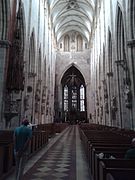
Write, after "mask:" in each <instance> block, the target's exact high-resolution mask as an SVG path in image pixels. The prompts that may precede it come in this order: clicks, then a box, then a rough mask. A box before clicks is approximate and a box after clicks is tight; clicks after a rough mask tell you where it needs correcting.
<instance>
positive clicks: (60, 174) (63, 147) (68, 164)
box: [7, 126, 90, 180]
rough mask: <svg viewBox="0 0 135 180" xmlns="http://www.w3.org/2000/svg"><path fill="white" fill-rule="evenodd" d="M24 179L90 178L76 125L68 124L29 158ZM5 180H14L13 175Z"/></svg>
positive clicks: (88, 179)
mask: <svg viewBox="0 0 135 180" xmlns="http://www.w3.org/2000/svg"><path fill="white" fill-rule="evenodd" d="M24 173H25V174H24V178H23V179H24V180H44V179H46V180H90V176H89V173H88V166H87V163H86V161H85V155H84V152H83V149H82V145H81V141H80V137H79V132H78V127H77V126H70V127H69V128H67V129H66V130H65V131H63V132H62V133H61V134H59V135H57V136H56V137H55V138H54V139H52V140H51V141H50V143H49V144H48V146H47V147H46V148H45V149H42V151H40V152H39V153H38V154H36V156H34V157H33V158H31V159H30V160H29V161H28V163H27V165H26V168H25V172H24ZM7 180H15V178H14V175H12V176H10V177H9V178H8V179H7Z"/></svg>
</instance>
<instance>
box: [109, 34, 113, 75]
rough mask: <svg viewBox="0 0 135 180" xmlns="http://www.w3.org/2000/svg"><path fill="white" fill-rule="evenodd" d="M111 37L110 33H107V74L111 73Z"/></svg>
mask: <svg viewBox="0 0 135 180" xmlns="http://www.w3.org/2000/svg"><path fill="white" fill-rule="evenodd" d="M112 66H113V64H112V37H111V32H110V31H109V33H108V72H109V73H110V72H112Z"/></svg>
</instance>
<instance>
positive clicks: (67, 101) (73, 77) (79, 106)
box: [61, 66, 86, 121]
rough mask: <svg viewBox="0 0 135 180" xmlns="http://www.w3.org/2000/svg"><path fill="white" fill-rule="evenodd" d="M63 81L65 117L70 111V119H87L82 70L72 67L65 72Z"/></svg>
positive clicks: (63, 112) (63, 111)
mask: <svg viewBox="0 0 135 180" xmlns="http://www.w3.org/2000/svg"><path fill="white" fill-rule="evenodd" d="M61 83H62V104H63V107H62V114H63V118H64V116H65V113H66V112H68V118H69V119H70V120H73V121H76V120H77V119H78V120H84V119H86V95H85V91H86V89H85V88H86V87H85V81H84V78H83V76H82V74H81V72H80V71H79V70H78V69H77V68H75V67H74V66H72V67H70V68H69V69H68V70H67V71H66V72H65V73H64V75H63V78H62V80H61ZM66 116H67V114H66ZM64 119H65V118H64Z"/></svg>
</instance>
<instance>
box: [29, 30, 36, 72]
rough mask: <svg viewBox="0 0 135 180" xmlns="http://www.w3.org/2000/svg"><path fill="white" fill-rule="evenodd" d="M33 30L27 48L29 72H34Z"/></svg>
mask: <svg viewBox="0 0 135 180" xmlns="http://www.w3.org/2000/svg"><path fill="white" fill-rule="evenodd" d="M34 41H35V40H34V32H32V34H31V37H30V48H29V65H28V67H29V70H28V71H29V73H35V42H34Z"/></svg>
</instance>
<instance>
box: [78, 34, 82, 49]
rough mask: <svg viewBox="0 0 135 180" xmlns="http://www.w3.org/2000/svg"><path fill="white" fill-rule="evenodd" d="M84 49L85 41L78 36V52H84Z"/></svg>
mask: <svg viewBox="0 0 135 180" xmlns="http://www.w3.org/2000/svg"><path fill="white" fill-rule="evenodd" d="M82 47H83V39H82V36H81V35H78V36H77V51H82V49H83V48H82Z"/></svg>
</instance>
